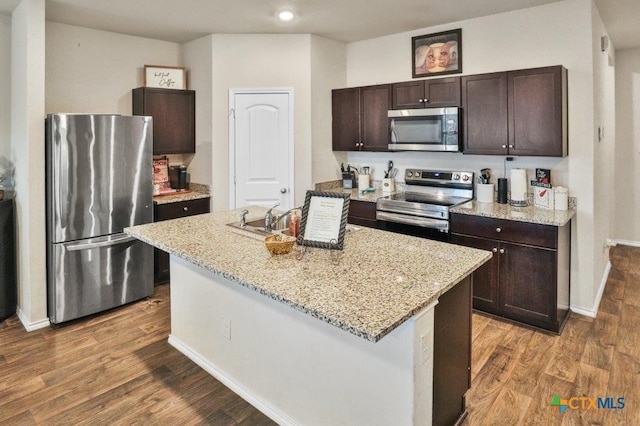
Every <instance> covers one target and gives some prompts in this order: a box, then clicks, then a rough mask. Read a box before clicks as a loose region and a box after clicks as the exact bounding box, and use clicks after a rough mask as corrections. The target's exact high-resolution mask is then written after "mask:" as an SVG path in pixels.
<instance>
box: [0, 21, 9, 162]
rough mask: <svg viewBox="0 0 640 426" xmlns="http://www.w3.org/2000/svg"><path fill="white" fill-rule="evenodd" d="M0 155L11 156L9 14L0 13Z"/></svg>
mask: <svg viewBox="0 0 640 426" xmlns="http://www.w3.org/2000/svg"><path fill="white" fill-rule="evenodd" d="M0 87H4V88H5V90H2V91H1V92H0V155H4V156H5V157H7V158H9V159H10V158H11V90H8V88H9V87H11V15H5V14H3V13H0Z"/></svg>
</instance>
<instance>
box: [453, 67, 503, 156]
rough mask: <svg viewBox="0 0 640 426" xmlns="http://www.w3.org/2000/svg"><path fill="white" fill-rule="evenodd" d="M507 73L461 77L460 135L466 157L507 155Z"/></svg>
mask: <svg viewBox="0 0 640 426" xmlns="http://www.w3.org/2000/svg"><path fill="white" fill-rule="evenodd" d="M507 105H508V104H507V73H506V72H500V73H492V74H480V75H469V76H464V77H462V111H463V114H462V124H463V127H462V134H463V141H464V147H463V152H464V153H465V154H485V155H495V154H498V155H506V154H508V153H509V150H508V145H509V132H508V124H507V123H508V121H507V118H508V115H507Z"/></svg>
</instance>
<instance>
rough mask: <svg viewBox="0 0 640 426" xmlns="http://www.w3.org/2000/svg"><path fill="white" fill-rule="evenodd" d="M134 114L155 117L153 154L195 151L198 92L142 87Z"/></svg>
mask: <svg viewBox="0 0 640 426" xmlns="http://www.w3.org/2000/svg"><path fill="white" fill-rule="evenodd" d="M133 114H134V115H147V116H151V117H153V155H161V154H181V153H194V152H196V92H194V91H193V90H174V89H158V88H150V87H141V88H138V89H134V91H133Z"/></svg>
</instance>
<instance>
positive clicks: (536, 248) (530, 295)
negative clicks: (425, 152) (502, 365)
mask: <svg viewBox="0 0 640 426" xmlns="http://www.w3.org/2000/svg"><path fill="white" fill-rule="evenodd" d="M451 231H452V235H451V242H452V243H454V244H460V245H464V246H467V247H474V248H478V249H482V250H488V251H491V252H493V258H492V259H491V260H490V261H489V262H488V263H486V264H484V265H483V266H482V267H481V268H479V269H478V270H477V271H475V272H474V274H473V287H474V288H473V307H474V309H477V310H479V311H483V312H487V313H489V314H493V315H498V316H501V317H504V318H507V319H510V320H513V321H517V322H520V323H522V324H526V325H530V326H533V327H536V328H541V329H544V330H547V331H551V332H553V333H557V334H559V333H560V332H561V331H562V328H563V327H564V324H565V322H566V320H567V318H568V316H569V279H570V256H571V250H570V240H571V222H569V223H567V224H566V225H564V226H560V227H558V226H551V225H540V224H533V223H525V222H517V221H510V220H504V219H494V218H485V217H479V216H470V215H462V214H456V213H452V214H451Z"/></svg>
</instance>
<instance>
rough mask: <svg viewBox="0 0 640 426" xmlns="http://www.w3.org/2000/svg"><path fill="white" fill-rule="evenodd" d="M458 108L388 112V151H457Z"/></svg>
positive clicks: (458, 143) (458, 144) (458, 146)
mask: <svg viewBox="0 0 640 426" xmlns="http://www.w3.org/2000/svg"><path fill="white" fill-rule="evenodd" d="M459 110H460V109H459V108H419V109H402V110H390V111H389V112H388V114H387V115H388V117H389V134H390V141H391V143H390V144H389V150H391V151H444V152H458V151H460V141H459V138H458V136H459V134H460V131H459V129H460V127H459V120H458V117H459V116H460V114H459Z"/></svg>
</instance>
